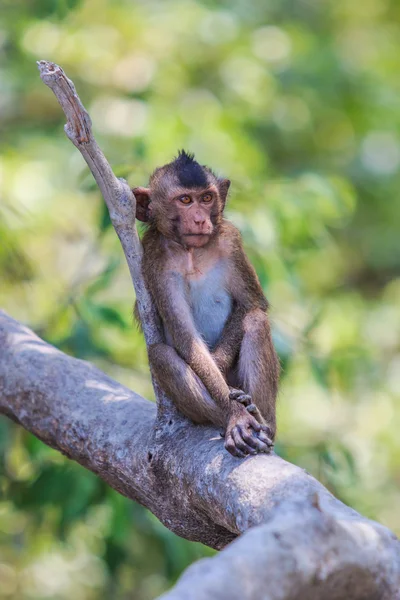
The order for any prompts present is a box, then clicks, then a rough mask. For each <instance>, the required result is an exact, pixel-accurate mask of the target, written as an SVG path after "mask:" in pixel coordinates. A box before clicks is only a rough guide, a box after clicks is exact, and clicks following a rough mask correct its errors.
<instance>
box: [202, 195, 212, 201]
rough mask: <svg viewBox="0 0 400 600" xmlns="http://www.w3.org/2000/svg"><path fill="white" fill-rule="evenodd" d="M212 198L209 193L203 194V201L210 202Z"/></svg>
mask: <svg viewBox="0 0 400 600" xmlns="http://www.w3.org/2000/svg"><path fill="white" fill-rule="evenodd" d="M211 200H212V195H211V194H204V196H203V202H211Z"/></svg>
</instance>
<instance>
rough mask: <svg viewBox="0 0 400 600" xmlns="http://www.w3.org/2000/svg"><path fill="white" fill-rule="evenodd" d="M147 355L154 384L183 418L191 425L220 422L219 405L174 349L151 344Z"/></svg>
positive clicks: (222, 420) (221, 419) (163, 345)
mask: <svg viewBox="0 0 400 600" xmlns="http://www.w3.org/2000/svg"><path fill="white" fill-rule="evenodd" d="M148 353H149V362H150V365H151V367H152V370H153V374H154V376H155V378H156V379H157V382H158V383H159V385H160V386H161V387H162V389H163V390H164V391H165V392H166V394H167V395H168V396H169V397H170V398H171V400H172V401H173V402H174V403H175V405H176V407H177V408H178V409H179V410H180V411H181V412H182V413H183V414H184V415H186V416H187V417H189V418H190V419H191V420H192V421H193V422H194V423H207V422H211V423H216V424H220V423H221V422H224V419H223V416H222V415H221V411H220V408H219V406H218V405H217V404H216V403H215V402H214V400H213V399H212V398H211V396H210V394H209V393H208V391H207V389H206V388H205V386H204V384H203V383H202V381H201V380H200V378H199V377H198V376H197V375H196V374H195V372H194V371H193V370H192V369H191V368H190V366H189V365H188V364H187V363H186V362H185V361H184V360H183V359H182V358H181V357H180V356H179V355H178V353H177V352H176V351H175V350H174V348H172V347H171V346H168V345H167V344H153V345H152V346H150V347H149V350H148Z"/></svg>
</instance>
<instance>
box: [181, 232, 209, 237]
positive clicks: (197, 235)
mask: <svg viewBox="0 0 400 600" xmlns="http://www.w3.org/2000/svg"><path fill="white" fill-rule="evenodd" d="M182 235H183V237H209V236H210V235H211V232H210V233H184V234H182Z"/></svg>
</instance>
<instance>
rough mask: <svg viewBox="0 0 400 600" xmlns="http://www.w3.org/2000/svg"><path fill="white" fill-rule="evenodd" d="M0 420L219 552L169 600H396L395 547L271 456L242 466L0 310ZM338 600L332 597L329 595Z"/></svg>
mask: <svg viewBox="0 0 400 600" xmlns="http://www.w3.org/2000/svg"><path fill="white" fill-rule="evenodd" d="M0 413H3V414H5V415H7V416H8V417H10V418H12V419H13V420H14V421H16V422H17V423H19V424H21V425H22V426H23V427H25V429H27V430H28V431H31V432H32V433H33V434H34V435H36V436H37V437H38V438H40V439H41V440H43V441H44V442H45V443H46V444H48V445H49V446H51V447H53V448H55V449H57V450H59V451H60V452H62V453H63V454H65V455H66V456H68V457H69V458H71V459H73V460H76V461H77V462H79V463H81V464H82V465H84V466H85V467H86V468H88V469H90V470H91V471H93V472H94V473H96V474H98V475H99V476H100V477H102V478H103V479H104V480H105V481H107V483H108V484H109V485H111V486H112V487H113V488H115V489H116V490H117V491H119V492H120V493H121V494H124V495H125V496H128V497H129V498H132V499H133V500H136V501H138V502H140V503H141V504H143V505H144V506H146V507H147V508H149V509H150V510H151V511H152V512H153V513H154V514H155V515H156V516H157V517H158V518H159V519H160V520H161V521H162V522H163V523H164V524H165V525H166V526H167V527H168V528H169V529H171V530H172V531H174V532H175V533H177V534H178V535H180V536H182V537H185V538H187V539H190V540H196V541H200V542H203V543H204V544H207V545H208V546H212V547H213V548H217V549H222V548H223V547H224V546H226V545H227V544H228V543H229V542H231V541H232V540H234V538H236V537H237V536H238V535H240V534H242V533H244V532H246V530H248V529H249V528H252V529H251V530H250V531H248V532H247V533H246V534H245V535H243V536H242V537H240V538H239V539H238V540H237V541H235V542H234V543H233V544H231V545H229V546H228V548H226V549H225V550H224V551H223V552H221V553H220V554H219V555H218V556H216V557H215V558H212V559H207V560H203V561H200V562H199V563H196V564H195V565H193V566H192V567H190V568H189V569H188V571H187V573H186V574H185V575H184V576H183V577H182V579H181V581H180V582H179V583H178V584H177V586H176V588H175V589H174V590H172V591H171V592H170V593H169V594H167V595H166V596H165V598H168V600H175V599H179V600H180V599H182V600H183V599H185V600H186V599H191V598H193V599H196V600H202V599H203V598H204V599H205V598H216V599H219V598H220V599H225V598H226V599H228V598H229V600H235V599H236V598H237V599H238V600H239V598H240V599H241V600H243V599H246V600H247V599H249V600H250V599H251V600H253V599H254V600H268V599H271V600H275V599H278V598H279V599H281V598H282V599H285V600H291V599H296V600H297V599H298V600H302V599H303V598H304V599H307V600H313V599H314V598H315V599H319V598H320V599H321V600H322V599H323V600H330V599H331V598H332V599H336V598H337V599H339V598H340V599H341V600H345V599H346V600H351V599H353V598H354V599H357V600H358V599H365V600H367V599H375V598H376V599H377V600H378V598H379V599H382V600H389V599H391V600H393V599H396V600H398V599H400V592H399V590H400V542H399V541H398V540H397V538H396V537H395V536H394V534H392V533H391V532H390V531H389V530H388V529H386V528H385V527H383V526H382V525H379V524H378V523H375V522H373V521H369V520H368V519H365V518H363V517H362V516H361V515H359V514H358V513H357V512H356V511H354V510H352V509H351V508H349V507H347V506H345V505H344V504H343V503H342V502H340V501H339V500H337V499H336V498H335V497H334V496H332V494H330V493H329V492H328V490H326V488H324V486H322V485H321V484H320V483H319V482H318V481H316V480H315V479H314V478H313V477H311V476H310V475H308V474H307V473H306V472H305V471H304V470H303V469H300V468H298V467H296V466H294V465H292V464H290V463H287V462H285V461H284V460H282V459H281V458H279V457H278V456H276V455H275V454H271V455H268V456H267V455H258V456H251V457H248V458H246V459H245V460H240V459H236V458H234V457H232V456H231V455H230V454H228V452H226V451H225V450H224V447H223V440H222V438H221V437H220V435H219V431H218V430H217V429H216V428H214V427H205V426H200V425H193V424H192V423H190V422H189V421H187V420H186V419H184V418H183V417H181V416H179V415H176V416H175V417H174V416H171V417H170V418H169V420H168V421H167V422H166V423H165V425H163V426H162V427H161V428H157V427H154V424H155V419H156V407H155V405H154V404H153V403H151V402H149V401H148V400H145V399H144V398H142V397H140V396H139V395H138V394H135V393H134V392H132V391H130V390H128V389H127V388H125V387H124V386H122V385H120V384H119V383H117V382H116V381H114V380H112V379H111V378H110V377H107V376H106V375H105V374H104V373H102V372H101V371H99V370H98V369H97V368H95V367H94V366H93V365H91V364H90V363H87V362H85V361H82V360H77V359H75V358H71V357H69V356H67V355H65V354H63V353H62V352H60V351H59V350H57V349H56V348H54V347H52V346H50V345H49V344H47V343H46V342H44V341H43V340H41V339H40V338H38V337H37V336H36V335H35V334H34V333H33V332H32V331H30V330H29V329H28V328H27V327H24V326H23V325H21V324H20V323H18V322H17V321H15V320H14V319H12V318H11V317H9V316H8V315H6V314H5V313H4V312H1V311H0ZM335 594H336V595H335Z"/></svg>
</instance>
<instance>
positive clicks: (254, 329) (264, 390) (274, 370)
mask: <svg viewBox="0 0 400 600" xmlns="http://www.w3.org/2000/svg"><path fill="white" fill-rule="evenodd" d="M243 328H244V336H243V340H242V345H241V347H240V353H239V362H238V368H237V379H238V381H237V383H238V387H239V388H240V389H242V390H244V391H245V392H246V393H247V394H250V396H251V399H252V402H253V404H255V405H256V407H257V408H258V409H259V411H260V413H261V415H262V416H263V417H264V419H265V422H266V424H267V426H268V427H269V429H270V433H271V435H270V437H271V440H274V438H275V433H276V416H275V403H276V395H277V389H278V379H279V360H278V357H277V355H276V352H275V349H274V346H273V344H272V338H271V331H270V325H269V321H268V317H267V315H266V314H265V313H264V312H263V311H262V310H260V309H255V310H253V311H251V312H249V313H248V314H247V315H246V317H245V318H244V321H243Z"/></svg>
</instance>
